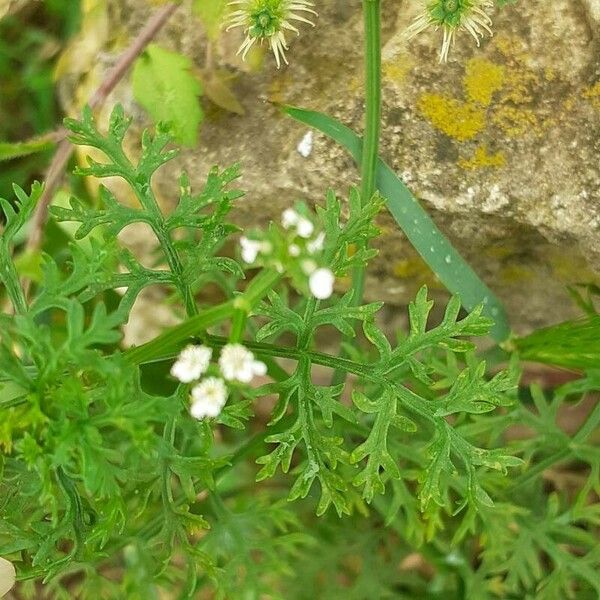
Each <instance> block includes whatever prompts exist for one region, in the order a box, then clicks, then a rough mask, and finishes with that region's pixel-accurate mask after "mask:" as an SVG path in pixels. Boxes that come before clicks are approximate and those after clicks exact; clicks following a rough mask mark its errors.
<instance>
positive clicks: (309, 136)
mask: <svg viewBox="0 0 600 600" xmlns="http://www.w3.org/2000/svg"><path fill="white" fill-rule="evenodd" d="M312 149H313V132H312V131H309V132H307V133H305V134H304V137H303V138H302V139H301V140H300V143H299V144H298V146H297V148H296V150H298V153H299V154H300V156H303V157H304V158H308V157H309V156H310V155H311V154H312Z"/></svg>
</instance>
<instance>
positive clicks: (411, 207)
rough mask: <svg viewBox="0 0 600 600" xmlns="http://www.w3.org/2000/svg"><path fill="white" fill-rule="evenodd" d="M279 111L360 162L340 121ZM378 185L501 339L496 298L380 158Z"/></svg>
mask: <svg viewBox="0 0 600 600" xmlns="http://www.w3.org/2000/svg"><path fill="white" fill-rule="evenodd" d="M283 112H284V113H286V114H287V115H289V116H290V117H293V118H294V119H296V120H297V121H300V122H301V123H305V124H307V125H310V126H312V127H315V128H316V129H318V130H319V131H322V132H323V133H325V134H326V135H328V136H329V137H331V138H332V139H334V140H335V141H336V142H338V144H341V145H342V146H344V148H346V150H348V151H349V152H350V154H351V155H352V157H353V158H354V160H355V161H356V162H357V163H360V160H361V153H362V142H361V138H360V137H359V136H358V135H356V133H354V132H353V131H352V130H351V129H349V128H348V127H346V126H345V125H342V123H340V122H339V121H337V120H335V119H332V118H331V117H328V116H327V115H324V114H322V113H319V112H315V111H311V110H305V109H302V108H295V107H292V106H284V107H283ZM377 187H378V189H379V191H380V193H381V195H382V196H383V197H384V199H385V202H386V206H387V207H388V209H389V211H390V213H391V214H392V216H393V217H394V219H395V220H396V223H398V225H399V226H400V228H401V229H402V231H403V232H404V233H405V234H406V236H407V237H408V239H409V240H410V242H411V243H412V245H413V246H414V247H415V249H416V250H417V252H418V253H419V254H420V255H421V257H422V258H423V260H425V262H426V263H427V264H428V265H429V266H430V267H431V269H432V270H433V271H434V273H435V274H436V275H437V276H438V277H439V278H440V281H441V282H442V283H443V284H444V285H445V286H446V287H447V288H448V290H450V291H451V292H452V293H453V294H458V296H460V300H461V303H462V305H463V306H464V307H465V308H466V309H467V310H469V311H471V310H473V309H474V308H475V307H476V306H478V305H479V304H483V305H484V310H483V312H484V314H486V315H487V316H489V317H491V318H492V319H493V320H494V323H495V324H494V327H493V328H492V331H491V335H492V336H493V337H494V339H495V340H496V341H502V340H505V339H506V338H507V337H508V335H509V333H510V327H509V324H508V320H507V316H506V312H505V310H504V307H503V306H502V303H501V302H500V300H499V299H498V298H497V297H496V296H495V295H494V293H493V292H492V291H491V290H490V289H489V288H488V287H487V285H486V284H485V283H484V282H483V281H482V280H481V279H480V278H479V276H478V275H477V274H476V273H475V271H473V269H472V268H471V267H470V266H469V265H468V263H467V262H466V261H465V260H464V259H463V258H462V256H461V255H460V254H459V253H458V251H457V250H456V249H455V248H454V246H452V244H451V243H450V242H449V241H448V239H447V238H446V237H445V236H444V234H443V233H442V232H441V231H440V230H439V229H438V227H437V225H436V224H435V223H434V222H433V220H432V219H431V217H430V216H429V215H428V214H427V212H426V211H425V210H424V209H423V207H422V206H421V205H420V204H419V202H418V200H417V199H416V198H415V197H414V196H413V194H412V193H411V192H410V190H409V189H408V188H407V187H406V186H405V185H404V183H403V182H402V180H401V179H400V178H399V177H398V176H397V175H396V174H395V173H394V171H393V170H392V169H391V168H390V167H389V166H388V165H387V164H386V163H384V162H383V160H381V159H378V162H377Z"/></svg>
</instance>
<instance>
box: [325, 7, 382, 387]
mask: <svg viewBox="0 0 600 600" xmlns="http://www.w3.org/2000/svg"><path fill="white" fill-rule="evenodd" d="M363 18H364V30H365V133H364V138H363V146H362V158H361V174H360V177H361V186H360V197H361V201H362V202H363V204H364V203H365V202H368V201H369V200H370V199H371V197H372V196H373V194H374V193H375V179H376V177H377V157H378V154H379V133H380V130H381V0H363ZM352 290H353V292H354V295H353V297H352V304H353V305H354V306H359V305H360V304H362V301H363V296H364V292H365V267H363V266H360V267H356V269H354V271H353V273H352ZM349 339H350V338H347V337H346V338H344V341H348V340H349ZM345 378H346V374H345V373H344V371H336V372H335V373H334V375H333V381H332V383H333V384H334V385H337V384H340V383H343V382H344V380H345Z"/></svg>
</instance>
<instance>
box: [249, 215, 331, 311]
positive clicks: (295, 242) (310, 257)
mask: <svg viewBox="0 0 600 600" xmlns="http://www.w3.org/2000/svg"><path fill="white" fill-rule="evenodd" d="M281 225H282V227H283V229H284V230H285V231H286V232H287V233H286V234H285V237H284V238H283V241H281V240H280V241H274V244H275V247H276V248H279V250H280V251H279V252H277V251H275V252H274V244H273V243H271V242H269V241H267V240H260V239H249V238H247V237H246V236H242V237H241V238H240V246H241V255H242V259H243V260H244V262H246V263H248V264H252V263H254V262H255V261H256V260H257V258H258V257H259V255H261V256H262V257H264V258H266V259H271V262H272V263H273V265H274V266H275V267H276V268H277V269H278V270H279V271H280V272H283V269H284V268H283V264H284V262H285V261H286V260H289V259H290V258H292V259H298V260H297V261H296V264H297V265H299V267H300V271H301V273H302V275H301V277H300V278H301V279H302V278H304V277H307V278H308V287H309V289H310V292H311V294H312V295H313V296H314V297H315V298H318V299H319V300H325V299H327V298H329V297H330V296H331V294H333V286H334V283H335V276H334V274H333V272H332V271H331V269H328V268H327V267H320V266H319V265H318V262H317V260H315V258H317V257H316V255H317V254H319V253H321V252H322V250H323V248H324V246H325V233H324V232H323V231H321V232H319V233H316V234H315V225H314V223H313V222H312V221H311V220H310V219H309V218H308V217H306V216H304V215H302V214H300V212H298V211H297V210H295V209H293V208H287V209H286V210H284V211H283V213H282V215H281ZM281 244H283V246H281ZM273 254H278V256H277V257H275V256H272V255H273Z"/></svg>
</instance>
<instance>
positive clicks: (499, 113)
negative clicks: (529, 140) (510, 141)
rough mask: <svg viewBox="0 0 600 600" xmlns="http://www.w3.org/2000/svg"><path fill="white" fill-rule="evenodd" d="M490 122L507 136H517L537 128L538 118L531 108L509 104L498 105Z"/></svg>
mask: <svg viewBox="0 0 600 600" xmlns="http://www.w3.org/2000/svg"><path fill="white" fill-rule="evenodd" d="M492 123H493V124H494V125H496V126H497V127H499V128H500V129H501V130H502V131H503V132H504V133H505V134H506V135H507V136H508V137H511V138H518V137H521V136H523V135H525V134H526V133H531V132H532V131H534V130H536V129H537V128H538V124H539V122H538V118H537V116H536V114H535V112H534V111H533V110H530V109H526V108H516V107H514V106H510V105H503V106H498V108H497V109H496V110H495V111H494V113H493V114H492Z"/></svg>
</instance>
